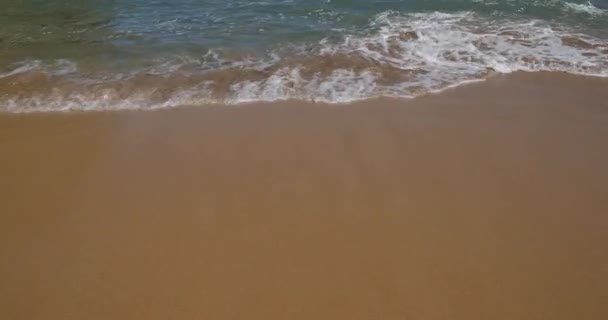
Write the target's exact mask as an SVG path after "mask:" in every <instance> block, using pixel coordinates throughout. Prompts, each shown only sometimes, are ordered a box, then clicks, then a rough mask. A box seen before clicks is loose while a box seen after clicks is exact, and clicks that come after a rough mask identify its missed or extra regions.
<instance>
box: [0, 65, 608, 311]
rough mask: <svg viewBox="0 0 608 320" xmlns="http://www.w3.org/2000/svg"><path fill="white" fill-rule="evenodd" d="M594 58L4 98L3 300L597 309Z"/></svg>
mask: <svg viewBox="0 0 608 320" xmlns="http://www.w3.org/2000/svg"><path fill="white" fill-rule="evenodd" d="M607 288H608V80H602V79H591V78H582V77H575V76H565V75H558V74H535V75H530V74H516V75H512V76H501V77H495V78H493V79H491V80H490V81H487V82H485V83H479V84H472V85H468V86H466V87H461V88H457V89H453V90H449V91H446V92H443V93H441V94H436V95H432V96H429V97H425V98H420V99H416V100H412V101H399V100H375V101H368V102H364V103H357V104H353V105H347V106H326V105H319V104H305V103H276V104H266V105H247V106H241V107H192V108H188V107H184V108H179V109H174V110H162V111H153V112H109V113H73V114H69V113H64V114H29V115H8V114H3V115H0V318H2V319H30V320H31V319H40V320H43V319H44V320H52V319H61V320H66V319H79V320H80V319H87V320H92V319H219V320H222V319H247V320H253V319H264V320H269V319H306V320H313V319H314V320H322V319H332V320H336V319H349V320H355V319H374V320H379V319H421V320H422V319H424V320H427V319H455V320H460V319H462V320H472V319H505V320H507V319H508V320H523V319H550V320H559V319H570V320H571V319H577V320H583V319H590V320H591V319H594V320H601V319H608V303H607V302H608V289H607Z"/></svg>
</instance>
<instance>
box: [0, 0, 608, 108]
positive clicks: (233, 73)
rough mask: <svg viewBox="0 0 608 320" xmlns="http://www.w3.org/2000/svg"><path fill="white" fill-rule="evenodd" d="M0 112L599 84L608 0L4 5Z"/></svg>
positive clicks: (16, 0) (65, 0)
mask: <svg viewBox="0 0 608 320" xmlns="http://www.w3.org/2000/svg"><path fill="white" fill-rule="evenodd" d="M0 26H1V27H0V110H4V111H10V112H27V111H47V110H72V109H78V110H89V109H91V110H96V109H123V108H144V109H145V108H158V107H170V106H175V105H182V104H206V103H227V104H230V103H239V102H247V101H272V100H284V99H304V100H312V99H314V100H315V101H325V102H330V103H334V102H349V101H354V100H360V99H366V98H370V97H377V96H395V97H415V96H419V95H423V94H426V93H429V92H436V91H440V90H442V89H444V88H447V87H451V86H454V85H458V84H460V83H466V82H470V81H479V80H483V79H486V78H487V77H489V76H491V75H492V74H496V73H510V72H515V71H528V72H536V71H559V72H569V73H576V74H584V75H589V76H601V77H606V76H608V0H593V1H580V0H570V1H564V0H506V1H504V0H503V1H500V0H402V1H397V0H265V1H254V0H252V1H246V0H108V1H93V0H29V1H28V0H25V1H24V0H5V1H3V8H2V10H0Z"/></svg>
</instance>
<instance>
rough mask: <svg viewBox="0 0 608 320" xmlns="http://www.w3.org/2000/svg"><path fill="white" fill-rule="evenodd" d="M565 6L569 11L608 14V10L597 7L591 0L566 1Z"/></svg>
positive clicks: (593, 14) (595, 14)
mask: <svg viewBox="0 0 608 320" xmlns="http://www.w3.org/2000/svg"><path fill="white" fill-rule="evenodd" d="M564 8H565V9H566V10H568V11H572V12H576V13H585V14H588V15H591V16H603V15H606V14H608V10H606V9H600V8H598V7H596V6H595V5H593V3H591V1H588V2H587V3H572V2H565V3H564Z"/></svg>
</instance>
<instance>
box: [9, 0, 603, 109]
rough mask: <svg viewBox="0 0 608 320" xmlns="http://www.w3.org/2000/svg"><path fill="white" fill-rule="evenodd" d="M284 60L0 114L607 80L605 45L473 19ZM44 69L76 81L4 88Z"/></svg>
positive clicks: (60, 97) (378, 29)
mask: <svg viewBox="0 0 608 320" xmlns="http://www.w3.org/2000/svg"><path fill="white" fill-rule="evenodd" d="M598 10H601V9H598ZM292 49H293V48H292ZM284 51H285V50H277V51H276V52H273V53H271V54H269V55H268V56H267V57H265V58H254V57H253V56H251V55H245V56H240V57H238V58H232V59H230V58H228V57H226V56H222V55H221V54H220V53H218V52H213V51H210V52H209V53H208V54H207V55H205V56H202V57H192V56H187V55H186V56H175V57H171V58H170V59H165V60H163V61H159V62H158V63H157V64H155V65H154V66H152V67H148V68H146V69H145V70H135V71H130V72H124V73H121V75H120V77H119V79H117V78H116V77H115V78H112V81H114V82H116V81H129V80H130V79H132V78H134V77H137V76H139V75H141V74H150V75H155V76H158V77H163V76H165V75H167V74H175V73H180V74H183V75H184V76H186V77H188V76H190V77H196V76H197V75H198V76H200V78H201V80H200V81H198V82H197V81H190V82H187V83H188V85H187V86H184V87H180V88H178V89H175V90H173V91H171V95H170V96H168V97H164V96H162V95H161V96H162V98H158V96H159V94H158V91H162V90H163V88H162V87H143V88H137V89H136V90H133V91H132V92H130V93H129V94H128V95H127V96H125V94H124V92H120V91H119V90H118V89H116V88H114V87H106V86H104V83H103V81H104V80H103V79H102V80H99V79H94V80H91V79H89V80H90V82H91V83H93V84H95V86H93V87H83V88H82V89H81V90H76V91H74V90H72V91H70V92H67V93H66V92H61V90H52V91H51V92H50V93H49V92H45V93H44V94H35V93H34V94H32V95H31V96H23V95H20V96H5V97H0V110H2V111H8V112H33V111H60V110H62V111H65V110H109V109H154V108H168V107H173V106H179V105H197V104H208V103H224V104H236V103H243V102H253V101H277V100H287V99H299V100H308V101H319V102H328V103H345V102H352V101H356V100H361V99H366V98H371V97H378V96H392V97H403V98H411V97H416V96H419V95H423V94H426V93H430V92H438V91H441V90H443V89H446V88H450V87H454V86H458V85H459V84H463V83H468V82H472V81H482V80H484V79H485V78H487V77H488V76H489V75H490V74H492V73H511V72H516V71H528V72H537V71H558V72H567V73H572V74H580V75H587V76H595V77H608V41H607V40H605V39H599V38H594V37H592V36H589V35H585V34H581V33H580V32H577V31H573V30H569V29H568V28H566V27H563V26H559V25H551V24H549V23H547V22H543V21H539V20H527V21H523V20H522V21H512V20H511V21H507V20H501V21H498V20H490V19H487V18H483V17H480V16H478V15H477V14H474V13H470V12H461V13H450V14H448V13H438V12H436V13H417V14H408V15H403V14H398V13H395V12H392V11H387V12H384V13H382V14H379V15H378V16H376V17H375V18H374V19H372V20H371V21H370V23H369V28H368V33H366V34H351V35H348V36H345V38H344V40H343V41H341V42H338V43H336V42H332V41H330V40H328V39H325V40H323V41H320V42H319V43H317V44H315V45H312V46H310V45H308V46H302V47H301V48H300V49H299V50H295V51H294V50H291V51H290V53H289V54H285V53H284ZM322 59H347V61H350V60H348V59H352V61H350V62H347V63H346V64H345V63H341V64H340V63H337V64H329V65H330V66H334V65H335V66H334V67H333V69H332V70H324V69H322V68H317V69H315V65H314V62H315V61H317V60H319V61H320V60H322ZM298 61H300V62H298ZM310 61H313V63H312V66H311V62H310ZM39 69H44V70H46V71H49V72H52V73H53V74H54V75H56V76H59V77H60V76H62V75H72V74H73V73H75V72H76V65H75V64H73V63H69V62H66V61H61V62H60V61H59V60H58V61H57V62H55V63H54V64H53V65H42V63H41V62H35V61H34V62H31V61H30V62H29V63H25V64H23V65H19V66H14V67H13V68H12V69H11V70H10V71H9V72H7V73H5V74H3V75H0V78H2V77H9V76H14V75H16V74H19V73H24V72H29V71H32V70H39ZM247 70H254V71H256V72H258V73H257V74H263V75H265V76H264V77H259V76H257V77H254V78H246V77H244V78H240V77H239V76H234V77H232V78H234V79H232V78H231V79H232V82H230V83H228V87H227V88H226V90H225V91H226V94H225V95H223V96H219V97H218V96H217V95H214V93H213V90H214V89H213V88H214V85H216V84H217V83H216V82H217V81H220V80H217V79H214V78H213V77H207V76H205V75H206V74H209V73H211V72H217V71H226V72H244V71H247ZM311 70H312V71H311ZM239 75H240V74H239ZM104 79H107V77H106V78H104ZM197 79H198V78H197ZM162 83H164V82H161V84H162Z"/></svg>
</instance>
